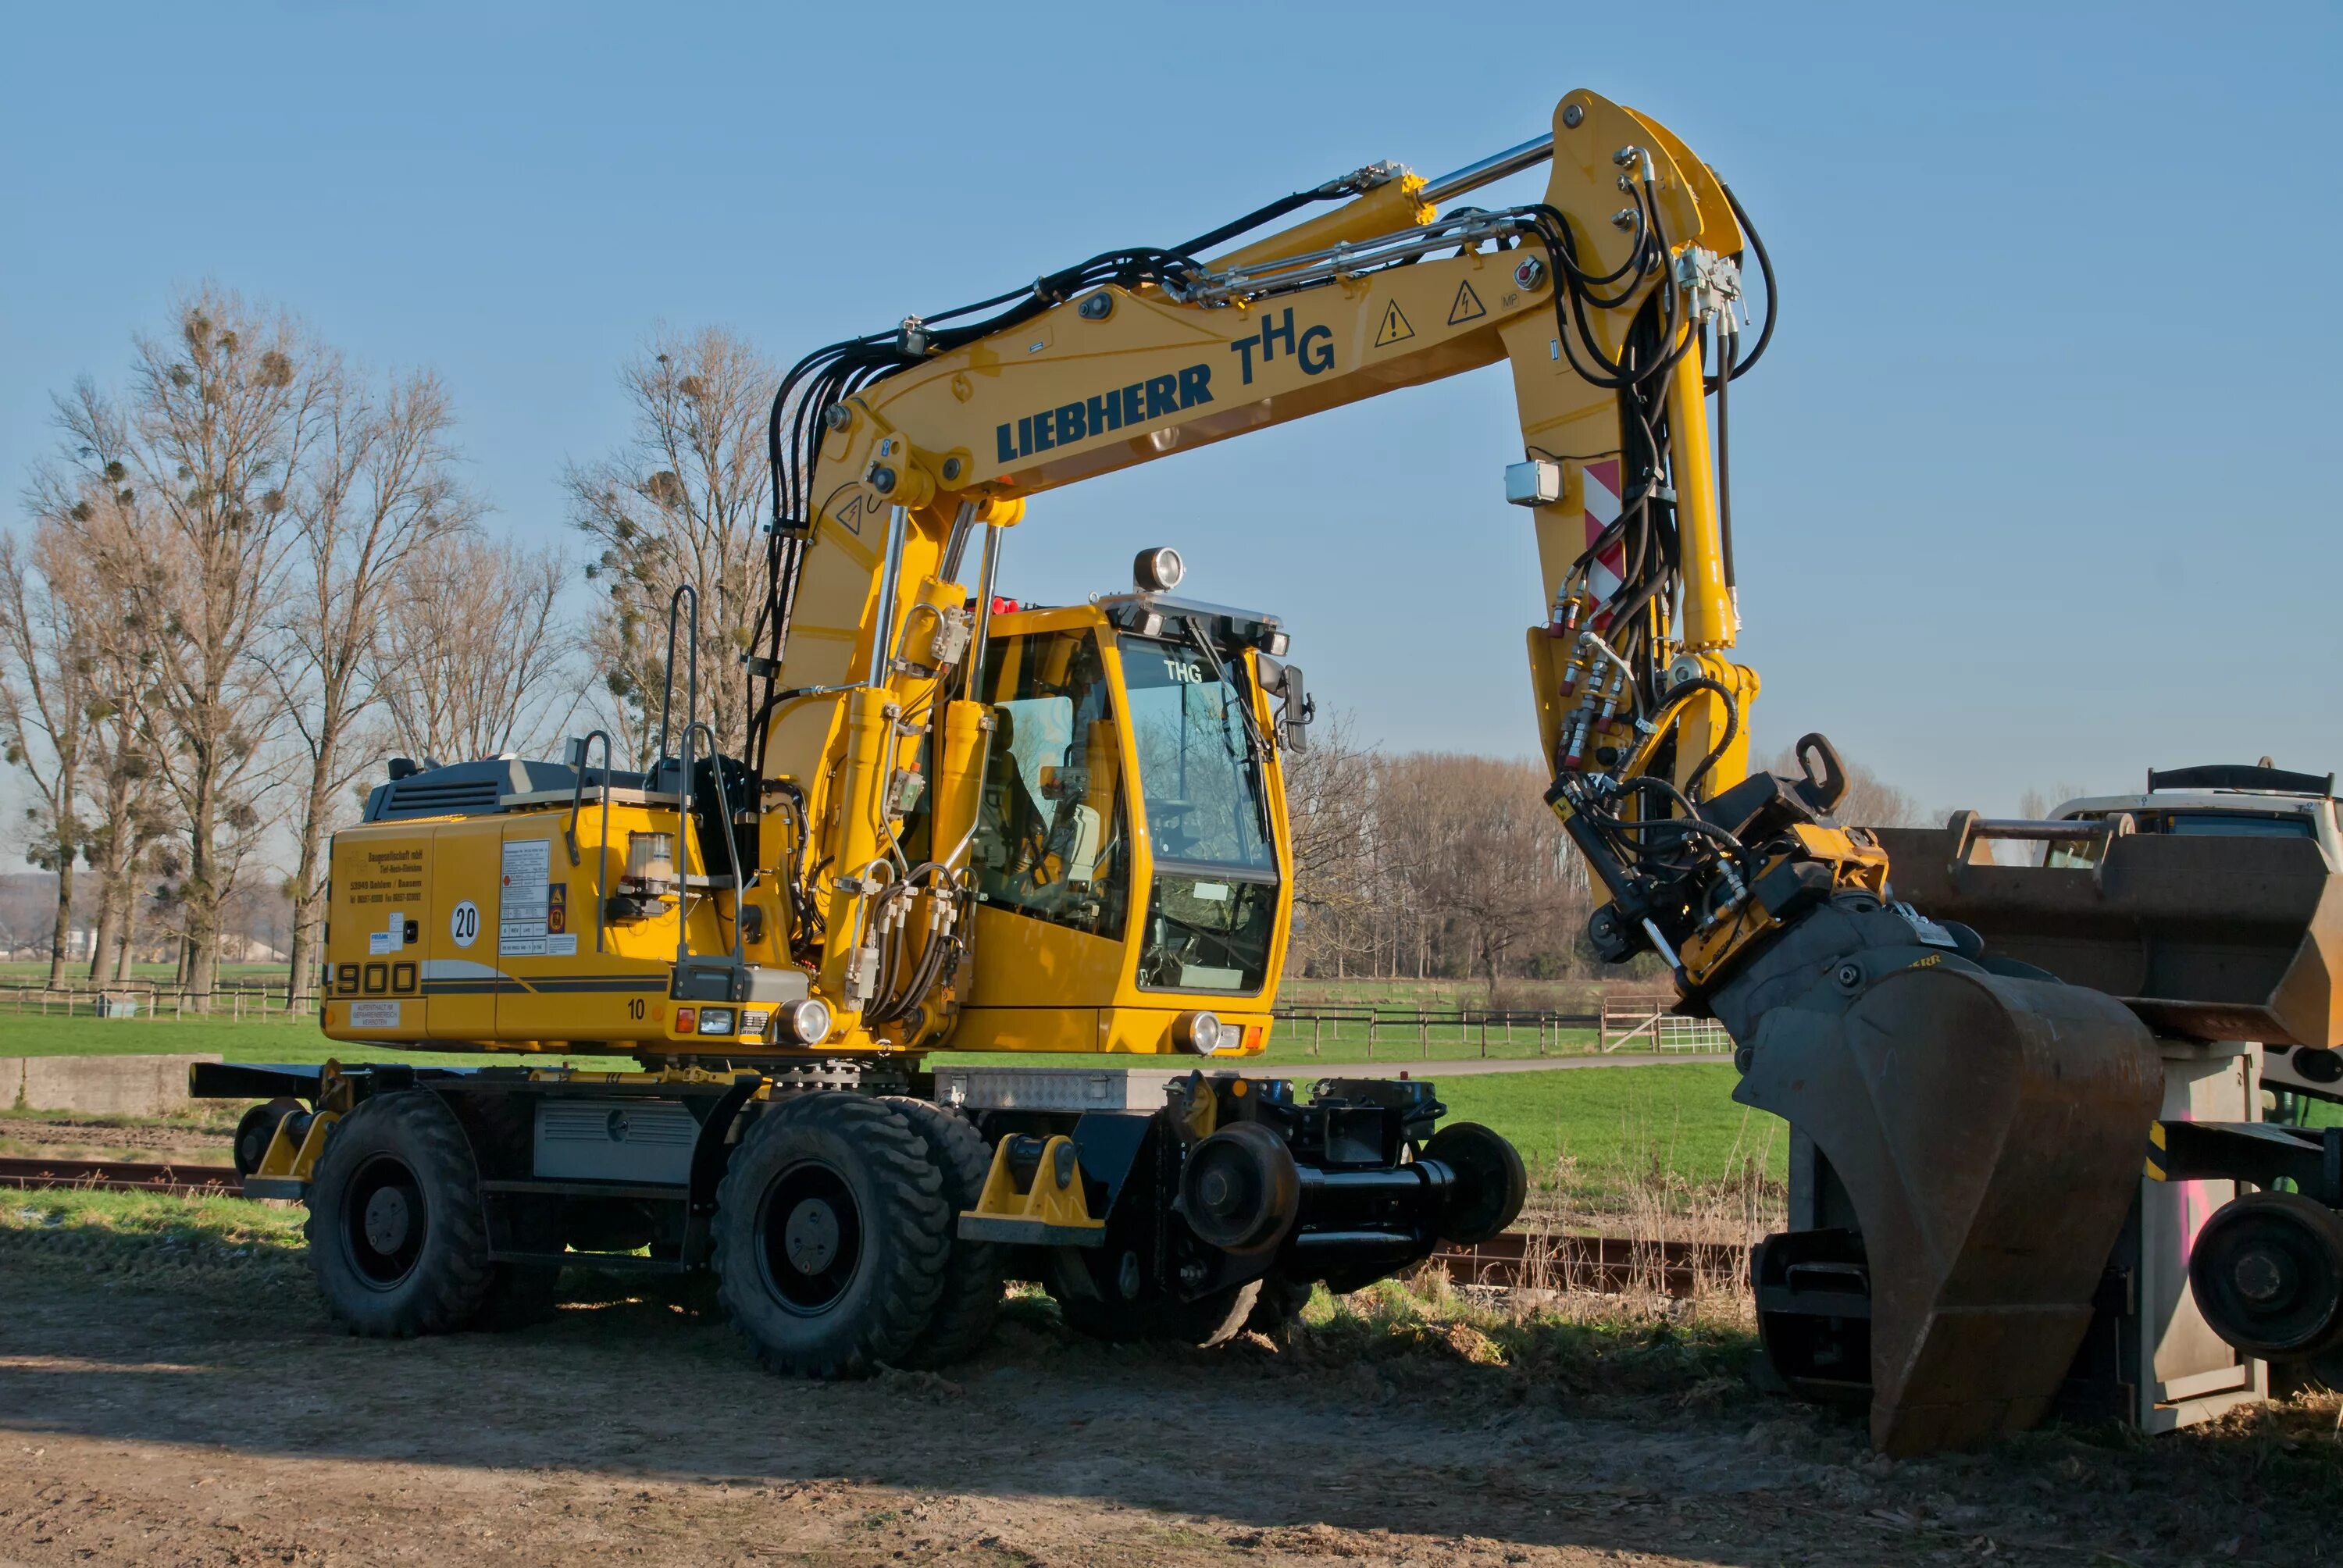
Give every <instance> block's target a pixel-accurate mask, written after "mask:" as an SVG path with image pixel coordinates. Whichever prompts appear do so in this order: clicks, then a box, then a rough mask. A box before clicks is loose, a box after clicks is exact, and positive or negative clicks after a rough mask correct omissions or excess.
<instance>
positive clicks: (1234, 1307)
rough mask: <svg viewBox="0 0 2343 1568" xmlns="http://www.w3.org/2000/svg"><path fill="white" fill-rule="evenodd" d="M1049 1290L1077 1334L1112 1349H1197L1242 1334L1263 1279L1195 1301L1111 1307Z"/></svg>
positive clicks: (1089, 1298)
mask: <svg viewBox="0 0 2343 1568" xmlns="http://www.w3.org/2000/svg"><path fill="white" fill-rule="evenodd" d="M1049 1288H1050V1294H1051V1296H1053V1297H1055V1298H1056V1300H1057V1303H1058V1315H1059V1316H1061V1317H1062V1318H1064V1319H1065V1320H1066V1326H1067V1327H1068V1328H1070V1329H1072V1330H1073V1331H1074V1332H1077V1333H1081V1334H1087V1335H1089V1336H1090V1337H1091V1339H1094V1340H1104V1341H1106V1342H1108V1343H1110V1344H1131V1343H1139V1342H1156V1343H1161V1344H1175V1345H1193V1346H1195V1347H1196V1348H1197V1349H1199V1350H1210V1349H1212V1347H1213V1346H1214V1345H1223V1344H1226V1343H1228V1342H1229V1341H1231V1340H1232V1339H1234V1338H1236V1337H1237V1336H1238V1335H1239V1334H1241V1333H1242V1332H1244V1331H1245V1327H1246V1325H1247V1323H1248V1322H1251V1320H1252V1315H1253V1312H1254V1310H1255V1309H1256V1308H1257V1307H1259V1305H1260V1304H1261V1294H1262V1282H1261V1281H1259V1280H1247V1281H1246V1282H1244V1283H1243V1284H1242V1285H1231V1286H1230V1287H1229V1288H1227V1289H1226V1290H1221V1291H1214V1292H1212V1294H1210V1295H1207V1296H1199V1297H1197V1298H1196V1299H1195V1300H1194V1301H1192V1302H1174V1301H1170V1300H1166V1299H1164V1298H1161V1297H1158V1298H1156V1299H1155V1300H1152V1301H1139V1302H1109V1301H1103V1300H1101V1299H1100V1298H1098V1297H1095V1296H1083V1295H1076V1294H1074V1293H1073V1292H1066V1293H1064V1294H1062V1295H1061V1294H1060V1293H1059V1287H1058V1285H1057V1284H1056V1282H1051V1285H1050V1287H1049Z"/></svg>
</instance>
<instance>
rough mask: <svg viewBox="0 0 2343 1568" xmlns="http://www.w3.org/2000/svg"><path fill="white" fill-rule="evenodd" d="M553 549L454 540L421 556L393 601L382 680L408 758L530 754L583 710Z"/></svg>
mask: <svg viewBox="0 0 2343 1568" xmlns="http://www.w3.org/2000/svg"><path fill="white" fill-rule="evenodd" d="M566 569H567V568H565V567H564V565H563V563H562V559H561V557H560V554H559V553H558V551H555V550H551V549H546V550H527V549H523V548H519V547H518V546H514V545H509V544H502V545H500V544H490V543H488V541H486V540H484V539H481V538H478V537H477V536H472V535H467V536H465V537H462V538H455V539H450V540H448V541H447V542H446V543H445V544H443V545H441V546H439V547H438V548H434V549H432V550H430V551H428V552H427V553H425V554H423V555H421V556H418V557H417V558H415V559H414V560H413V561H412V562H411V563H410V564H409V566H408V568H407V571H405V572H404V573H402V574H401V576H400V578H399V580H398V583H397V588H396V589H395V590H394V591H393V592H392V594H391V595H390V597H389V598H388V600H387V617H386V620H385V624H384V626H383V630H382V636H381V637H380V638H379V639H378V641H377V648H376V650H375V654H374V668H375V673H374V676H373V679H374V684H375V688H376V689H377V690H378V691H379V692H380V693H381V695H382V700H383V702H384V705H385V707H386V709H387V712H388V715H389V719H390V725H391V730H392V735H393V738H394V739H395V741H396V743H397V746H398V747H399V749H401V750H403V751H405V752H406V753H407V754H408V755H410V756H413V757H417V758H422V759H430V760H434V761H439V762H452V761H458V760H462V759H468V758H476V757H494V756H497V755H498V754H500V753H502V752H506V751H513V750H528V749H534V748H535V747H536V746H537V745H538V744H539V743H541V742H542V741H543V740H544V739H546V738H547V737H548V735H550V734H551V733H552V732H553V731H555V730H556V729H558V728H559V727H560V726H561V725H562V724H564V723H566V722H568V718H569V715H570V713H571V712H572V711H574V709H575V708H576V701H575V699H571V700H570V701H569V702H568V703H567V704H562V703H558V702H557V701H556V700H555V698H556V694H557V693H559V692H562V691H565V690H568V689H570V686H571V677H572V666H573V660H572V658H571V648H570V640H569V636H568V630H567V628H565V627H564V625H563V623H562V620H561V585H562V578H563V577H564V576H565V574H566Z"/></svg>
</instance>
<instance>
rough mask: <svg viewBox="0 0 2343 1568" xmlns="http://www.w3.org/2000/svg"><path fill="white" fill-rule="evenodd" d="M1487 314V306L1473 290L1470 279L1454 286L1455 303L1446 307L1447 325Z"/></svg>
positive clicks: (1460, 324)
mask: <svg viewBox="0 0 2343 1568" xmlns="http://www.w3.org/2000/svg"><path fill="white" fill-rule="evenodd" d="M1488 314H1489V311H1488V307H1486V306H1484V305H1483V304H1482V303H1481V297H1480V296H1479V295H1477V294H1475V293H1473V284H1472V280H1471V279H1469V278H1468V279H1466V280H1465V281H1464V282H1463V283H1460V284H1458V285H1457V286H1456V303H1455V304H1453V305H1452V306H1450V307H1448V325H1449V326H1451V327H1458V326H1462V325H1463V323H1465V322H1467V321H1473V320H1477V319H1479V318H1480V317H1483V316H1486V315H1488Z"/></svg>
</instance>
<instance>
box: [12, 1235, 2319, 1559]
mask: <svg viewBox="0 0 2343 1568" xmlns="http://www.w3.org/2000/svg"><path fill="white" fill-rule="evenodd" d="M32 1212H33V1211H31V1210H29V1209H15V1210H12V1211H11V1215H12V1217H13V1220H14V1223H13V1225H11V1226H8V1227H0V1563H5V1564H11V1565H15V1564H25V1565H32V1564H40V1565H48V1564H62V1563H125V1564H231V1563H233V1564H245V1563H435V1564H437V1563H499V1564H501V1563H512V1564H523V1563H526V1564H552V1563H577V1562H582V1561H587V1560H588V1559H605V1560H610V1561H624V1562H628V1563H758V1562H776V1563H784V1562H798V1563H857V1564H859V1563H902V1562H912V1563H920V1562H938V1561H941V1562H953V1563H999V1564H1027V1565H1031V1564H1042V1563H1049V1564H1059V1565H1067V1568H1071V1565H1076V1564H1090V1563H1097V1564H1133V1565H1137V1564H1145V1565H1148V1568H1158V1565H1166V1564H1189V1563H1260V1564H1302V1563H1311V1564H1321V1563H1360V1564H1377V1563H1394V1564H1396V1563H1419V1564H1444V1563H1462V1564H1472V1565H1475V1568H1479V1565H1484V1564H1485V1565H1494V1564H1499V1563H1550V1564H1573V1565H1575V1564H1583V1563H1606V1564H1609V1563H1641V1564H1678V1563H1730V1564H1750V1565H1755V1564H1792V1563H1815V1564H1820V1563H1832V1564H1839V1563H1885V1564H1899V1565H1900V1564H1916V1563H1986V1562H1990V1563H2062V1564H2072V1563H2095V1562H2097V1563H2133V1564H2137V1565H2139V1568H2147V1565H2149V1564H2167V1563H2171V1564H2177V1563H2196V1562H2205V1563H2227V1562H2288V1563H2300V1562H2316V1561H2328V1560H2330V1557H2331V1554H2332V1553H2335V1551H2336V1550H2337V1547H2336V1546H2335V1545H2334V1544H2333V1543H2332V1542H2333V1536H2332V1534H2331V1533H2330V1531H2329V1529H2328V1523H2327V1522H2328V1520H2329V1519H2331V1518H2334V1517H2336V1516H2337V1513H2336V1504H2337V1503H2338V1496H2339V1495H2343V1493H2339V1492H2338V1479H2337V1478H2338V1464H2343V1444H2338V1440H2337V1438H2336V1436H2335V1428H2336V1421H2337V1417H2336V1402H2335V1401H2334V1400H2333V1399H2332V1398H2331V1397H2330V1398H2326V1399H2325V1400H2324V1402H2318V1401H2311V1402H2300V1403H2298V1404H2297V1405H2295V1406H2293V1407H2290V1408H2288V1409H2287V1410H2283V1411H2279V1412H2268V1413H2265V1414H2263V1415H2260V1416H2257V1417H2253V1418H2249V1419H2245V1420H2240V1421H2237V1422H2233V1423H2232V1424H2231V1425H2229V1426H2228V1427H2227V1428H2225V1429H2224V1430H2223V1431H2221V1432H2218V1433H2215V1434H2211V1435H2197V1436H2188V1437H2182V1438H2178V1439H2165V1440H2160V1441H2158V1442H2155V1443H2140V1442H2124V1441H2123V1440H2121V1439H2120V1438H2117V1437H2114V1436H2112V1435H2109V1434H2083V1435H2080V1436H2078V1435H2074V1434H2036V1435H2034V1436H2031V1437H2028V1438H2026V1439H2023V1440H2020V1441H2018V1442H2013V1443H2010V1444H2006V1445H2004V1446H2003V1447H2002V1448H2001V1449H1998V1450H1996V1451H1994V1452H1990V1453H1986V1454H1983V1455H1968V1456H1959V1457H1956V1458H1952V1459H1939V1460H1936V1461H1931V1462H1914V1463H1906V1464H1900V1465H1899V1464H1891V1463H1889V1462H1885V1461H1883V1460H1875V1459H1873V1458H1871V1457H1870V1456H1869V1455H1868V1454H1867V1453H1866V1452H1865V1447H1864V1444H1863V1442H1862V1438H1861V1432H1860V1431H1859V1429H1858V1427H1857V1426H1856V1425H1855V1423H1853V1422H1851V1421H1849V1420H1848V1419H1846V1418H1845V1417H1842V1416H1839V1415H1836V1414H1834V1413H1831V1412H1820V1411H1814V1410H1807V1409H1803V1408H1799V1407H1795V1406H1791V1405H1786V1404H1781V1403H1776V1402H1771V1401H1768V1400H1766V1399H1765V1398H1763V1397H1762V1396H1759V1395H1757V1394H1755V1393H1754V1392H1751V1391H1750V1390H1749V1389H1748V1387H1747V1384H1746V1382H1745V1379H1744V1378H1743V1377H1742V1376H1740V1375H1739V1371H1738V1369H1739V1368H1740V1366H1741V1365H1742V1363H1743V1362H1744V1361H1745V1358H1746V1356H1747V1353H1748V1349H1749V1347H1748V1343H1747V1342H1746V1340H1745V1337H1743V1336H1741V1335H1739V1334H1738V1333H1737V1332H1735V1331H1734V1330H1733V1329H1731V1328H1730V1327H1729V1326H1726V1327H1722V1328H1720V1327H1717V1326H1715V1324H1714V1323H1705V1324H1704V1322H1682V1321H1680V1322H1670V1321H1668V1320H1667V1318H1666V1317H1665V1316H1664V1315H1648V1314H1647V1316H1646V1318H1645V1321H1644V1322H1633V1321H1628V1320H1632V1319H1633V1317H1634V1314H1633V1313H1632V1312H1628V1313H1626V1314H1625V1315H1624V1319H1623V1317H1622V1312H1621V1311H1620V1310H1619V1309H1616V1308H1601V1309H1598V1310H1596V1312H1595V1316H1594V1318H1593V1319H1589V1318H1588V1317H1587V1315H1586V1313H1585V1312H1583V1311H1582V1312H1579V1313H1578V1321H1572V1314H1571V1312H1568V1311H1561V1312H1556V1311H1554V1310H1553V1309H1552V1308H1551V1307H1549V1309H1548V1310H1546V1311H1545V1312H1543V1313H1524V1312H1521V1311H1520V1310H1518V1308H1519V1303H1514V1304H1513V1305H1514V1308H1515V1310H1513V1311H1510V1312H1509V1311H1507V1310H1505V1304H1504V1303H1503V1302H1500V1303H1498V1304H1497V1305H1496V1306H1495V1307H1491V1306H1488V1305H1485V1304H1479V1305H1476V1304H1475V1303H1474V1302H1470V1301H1459V1300H1457V1299H1456V1298H1453V1296H1446V1295H1443V1293H1442V1292H1437V1291H1434V1292H1431V1294H1430V1296H1429V1297H1428V1298H1427V1297H1426V1296H1424V1295H1423V1294H1421V1293H1410V1292H1400V1291H1396V1290H1392V1291H1388V1292H1384V1293H1383V1295H1382V1296H1380V1297H1378V1298H1374V1299H1372V1300H1370V1301H1367V1302H1364V1303H1363V1304H1362V1303H1361V1302H1360V1299H1359V1298H1349V1299H1346V1302H1345V1303H1344V1304H1342V1305H1340V1306H1330V1304H1328V1303H1321V1304H1320V1305H1319V1306H1317V1307H1315V1308H1313V1313H1312V1323H1311V1324H1310V1325H1309V1326H1307V1327H1306V1328H1305V1329H1304V1330H1303V1331H1302V1332H1301V1333H1300V1334H1299V1335H1298V1336H1297V1337H1296V1338H1295V1339H1294V1340H1293V1341H1292V1342H1291V1343H1290V1344H1288V1345H1287V1346H1285V1347H1283V1348H1278V1347H1273V1346H1272V1345H1271V1344H1270V1343H1269V1342H1266V1341H1262V1340H1258V1339H1249V1340H1247V1341H1245V1342H1240V1343H1239V1344H1237V1345H1236V1346H1234V1347H1232V1348H1231V1349H1229V1350H1227V1351H1224V1352H1162V1351H1153V1350H1136V1349H1108V1348H1104V1347H1101V1346H1097V1345H1094V1344H1092V1343H1090V1342H1086V1341H1082V1340H1080V1339H1078V1338H1075V1337H1073V1336H1071V1334H1069V1333H1068V1332H1066V1331H1065V1330H1064V1329H1063V1328H1062V1327H1061V1326H1060V1324H1059V1323H1058V1322H1057V1319H1056V1315H1055V1312H1054V1310H1053V1309H1051V1307H1050V1306H1049V1305H1048V1303H1047V1302H1045V1301H1042V1300H1039V1299H1024V1300H1020V1301H1017V1302H1012V1303H1011V1312H1010V1313H1009V1316H1008V1319H1007V1321H1006V1322H1004V1323H1003V1325H1002V1327H1001V1330H1000V1331H999V1332H998V1333H997V1334H996V1336H995V1338H994V1341H993V1342H992V1344H991V1345H990V1348H989V1349H988V1350H987V1351H986V1352H984V1353H983V1354H982V1355H981V1356H980V1358H979V1359H977V1360H976V1361H974V1362H970V1363H968V1364H967V1365H965V1366H962V1367H960V1368H956V1369H954V1371H953V1372H951V1374H950V1376H949V1377H940V1376H935V1375H932V1374H890V1375H889V1376H886V1377H883V1378H881V1379H880V1380H878V1381H875V1382H864V1383H849V1384H818V1383H802V1382H788V1381H783V1380H779V1379H775V1378H771V1377H768V1376H765V1375H763V1374H762V1373H760V1372H757V1371H755V1370H753V1368H752V1367H751V1366H750V1364H749V1362H748V1361H747V1359H746V1357H745V1356H744V1355H743V1354H742V1352H741V1351H740V1350H739V1346H738V1345H737V1344H736V1343H735V1342H734V1341H733V1340H732V1338H731V1336H730V1333H729V1330H727V1329H726V1328H725V1327H724V1326H723V1325H721V1324H720V1323H717V1322H710V1321H708V1320H703V1319H698V1318H693V1317H689V1316H686V1315H684V1314H682V1313H681V1312H679V1311H678V1310H676V1309H674V1308H672V1307H669V1306H665V1305H661V1304H658V1303H654V1302H646V1301H641V1300H632V1299H617V1300H608V1301H602V1302H573V1303H572V1304H571V1305H569V1306H568V1307H567V1308H566V1309H565V1310H564V1311H563V1312H561V1313H560V1314H559V1315H558V1319H557V1321H556V1322H552V1323H550V1324H548V1325H545V1326H543V1327H540V1328H537V1329H532V1330H529V1331H526V1332H520V1333H517V1334H511V1335H503V1336H492V1335H486V1334H467V1335H459V1336H453V1337H449V1338H444V1339H437V1340H428V1341H418V1342H406V1343H378V1342H368V1341H360V1340H355V1339H349V1338H345V1337H343V1336H341V1335H339V1334H337V1332H334V1331H333V1330H332V1329H331V1327H330V1326H329V1325H328V1323H327V1321H326V1319H325V1317H324V1315H323V1313H322V1312H320V1311H319V1310H318V1308H317V1306H316V1304H315V1302H314V1300H313V1298H312V1297H311V1296H310V1295H309V1293H308V1289H307V1282H306V1278H305V1276H304V1275H303V1274H302V1272H301V1271H300V1269H299V1266H298V1262H297V1255H296V1254H295V1253H293V1252H292V1251H290V1250H289V1249H287V1248H286V1247H283V1246H281V1245H270V1244H266V1243H264V1242H254V1243H251V1244H246V1245H229V1244H226V1243H223V1242H221V1241H217V1240H216V1239H212V1240H207V1239H206V1238H204V1237H201V1236H190V1235H187V1234H184V1233H183V1234H180V1235H176V1236H170V1235H158V1236H149V1237H147V1238H146V1239H144V1240H133V1241H122V1240H120V1239H116V1240H113V1241H104V1240H102V1239H99V1238H96V1237H93V1236H90V1235H87V1234H84V1233H80V1232H76V1231H74V1230H73V1229H71V1228H70V1227H65V1226H56V1225H51V1226H45V1225H44V1224H42V1223H39V1222H35V1221H31V1220H30V1219H28V1216H30V1215H31V1214H32ZM1563 1305H1564V1307H1566V1306H1567V1305H1568V1303H1563ZM1606 1313H1607V1316H1606V1315H1605V1314H1606ZM1330 1314H1331V1315H1330Z"/></svg>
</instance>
